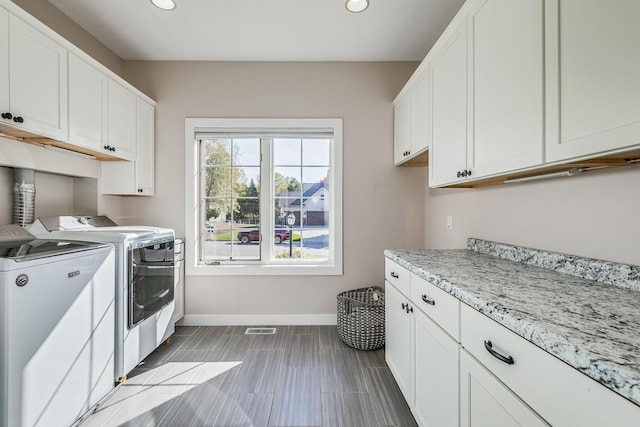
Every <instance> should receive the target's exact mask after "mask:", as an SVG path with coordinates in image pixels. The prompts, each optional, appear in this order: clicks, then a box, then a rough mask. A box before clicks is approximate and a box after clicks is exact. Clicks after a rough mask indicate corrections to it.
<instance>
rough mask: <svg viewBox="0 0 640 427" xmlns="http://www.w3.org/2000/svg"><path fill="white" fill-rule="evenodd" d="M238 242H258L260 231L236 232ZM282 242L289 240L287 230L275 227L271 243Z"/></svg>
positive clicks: (255, 229)
mask: <svg viewBox="0 0 640 427" xmlns="http://www.w3.org/2000/svg"><path fill="white" fill-rule="evenodd" d="M238 240H239V241H240V242H241V243H251V242H257V241H259V240H260V229H259V228H252V229H250V230H242V231H239V232H238ZM284 240H289V230H287V229H286V228H284V227H280V226H276V228H275V230H274V236H273V241H274V242H275V243H276V244H278V243H282V241H284Z"/></svg>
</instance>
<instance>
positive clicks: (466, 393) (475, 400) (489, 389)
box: [432, 350, 548, 427]
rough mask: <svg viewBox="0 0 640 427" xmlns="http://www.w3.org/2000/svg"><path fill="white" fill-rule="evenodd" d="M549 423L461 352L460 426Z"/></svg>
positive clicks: (482, 426)
mask: <svg viewBox="0 0 640 427" xmlns="http://www.w3.org/2000/svg"><path fill="white" fill-rule="evenodd" d="M432 425H443V426H444V425H451V426H452V425H454V424H432ZM547 425H548V424H547V423H546V422H544V420H542V419H541V418H540V417H538V415H536V414H535V412H533V411H532V410H531V409H529V407H528V406H527V405H525V404H524V402H522V401H521V400H520V399H518V397H516V395H515V394H513V393H512V392H511V391H510V390H509V389H508V388H507V387H505V386H504V384H502V383H501V382H500V381H499V380H498V379H497V378H496V377H495V376H493V375H492V374H491V373H490V372H489V371H487V370H486V369H485V368H484V367H483V366H482V365H481V364H480V363H478V362H476V361H475V360H474V359H473V358H472V357H471V356H469V354H468V353H467V352H466V351H464V350H462V351H461V352H460V427H485V426H486V427H495V426H501V427H509V426H514V427H515V426H547Z"/></svg>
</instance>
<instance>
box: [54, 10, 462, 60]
mask: <svg viewBox="0 0 640 427" xmlns="http://www.w3.org/2000/svg"><path fill="white" fill-rule="evenodd" d="M49 1H50V2H51V3H52V4H53V5H54V6H56V7H57V8H58V9H60V10H61V11H62V12H63V13H64V14H65V15H67V16H68V17H69V18H71V19H72V20H73V21H74V22H76V23H77V24H79V25H80V26H81V27H82V28H84V29H85V30H86V31H88V32H89V33H91V34H92V35H93V36H94V37H96V38H97V39H98V40H100V41H101V42H102V43H104V44H105V45H106V46H107V47H109V48H110V49H111V50H113V51H114V52H115V53H116V54H117V55H118V56H120V57H121V58H122V59H124V60H149V61H170V60H194V61H419V60H422V59H423V58H424V56H425V55H426V54H427V52H428V51H429V49H430V48H431V46H432V45H433V43H434V42H435V41H436V40H437V38H438V37H439V36H440V34H441V33H442V31H443V30H444V28H445V27H446V26H447V24H448V23H449V22H450V21H451V19H452V18H453V16H454V15H455V13H456V12H457V11H458V9H459V8H460V6H461V5H462V3H464V0H371V5H370V6H369V8H368V9H367V10H365V11H364V12H362V13H357V14H354V13H350V12H347V10H346V9H345V7H344V0H176V2H177V8H176V9H175V10H174V11H172V12H166V11H162V10H160V9H157V8H156V7H154V6H153V5H152V4H151V3H150V1H149V0H49Z"/></svg>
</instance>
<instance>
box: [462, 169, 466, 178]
mask: <svg viewBox="0 0 640 427" xmlns="http://www.w3.org/2000/svg"><path fill="white" fill-rule="evenodd" d="M461 176H462V177H463V178H464V177H466V176H467V171H466V170H464V171H462V174H461Z"/></svg>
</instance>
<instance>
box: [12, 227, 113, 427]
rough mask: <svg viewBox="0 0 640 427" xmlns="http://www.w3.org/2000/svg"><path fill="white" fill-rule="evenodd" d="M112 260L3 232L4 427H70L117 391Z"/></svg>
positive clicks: (98, 252)
mask: <svg viewBox="0 0 640 427" xmlns="http://www.w3.org/2000/svg"><path fill="white" fill-rule="evenodd" d="M114 255H115V252H114V247H113V246H112V245H109V244H99V243H85V242H69V241H60V240H55V241H54V240H39V239H35V238H34V237H33V236H31V235H29V233H27V232H26V231H25V230H24V229H22V227H20V226H18V225H9V226H7V225H2V226H0V331H2V333H0V369H1V372H2V376H1V379H0V382H1V389H0V414H1V416H0V425H2V426H6V427H14V426H20V427H26V426H29V427H31V426H42V427H57V426H60V427H68V426H69V425H71V424H73V423H74V422H75V421H76V420H77V419H78V418H80V417H81V416H82V415H84V414H85V413H86V412H87V411H88V410H90V409H91V408H93V407H94V406H95V405H96V404H97V403H98V402H99V401H100V399H102V398H103V397H105V396H106V395H107V394H108V393H109V392H110V391H111V390H112V389H113V387H114V381H113V375H114V367H115V364H114V354H113V341H114V336H115V328H114V320H115V289H114V282H115V274H114V272H115V269H114V265H115V264H114Z"/></svg>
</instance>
